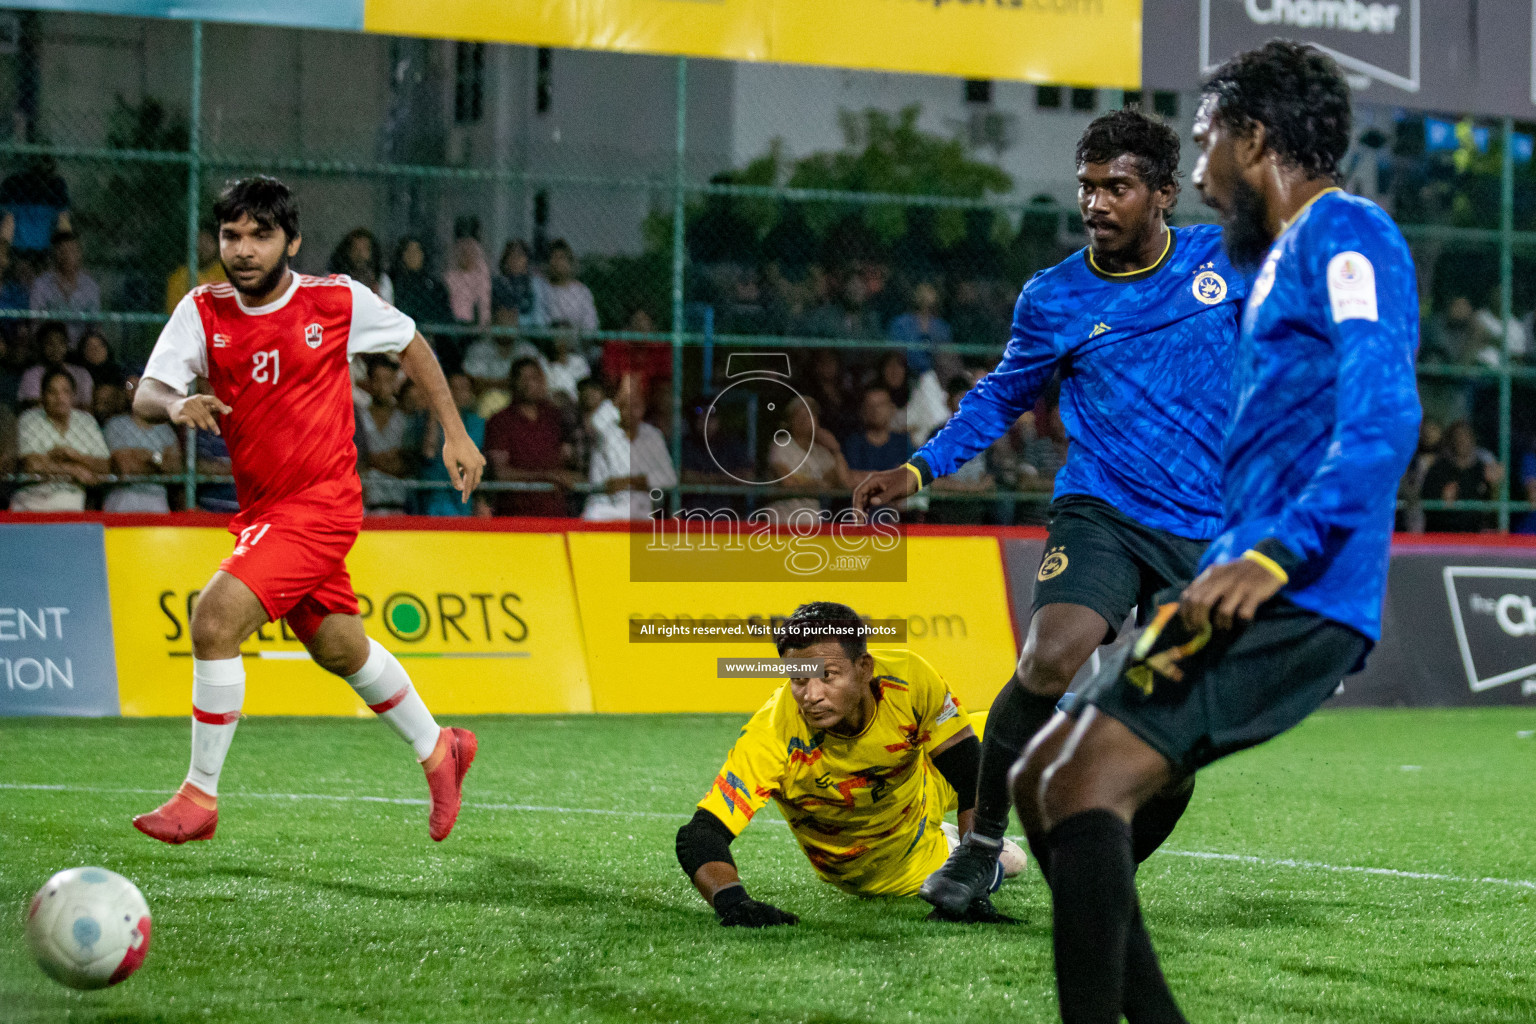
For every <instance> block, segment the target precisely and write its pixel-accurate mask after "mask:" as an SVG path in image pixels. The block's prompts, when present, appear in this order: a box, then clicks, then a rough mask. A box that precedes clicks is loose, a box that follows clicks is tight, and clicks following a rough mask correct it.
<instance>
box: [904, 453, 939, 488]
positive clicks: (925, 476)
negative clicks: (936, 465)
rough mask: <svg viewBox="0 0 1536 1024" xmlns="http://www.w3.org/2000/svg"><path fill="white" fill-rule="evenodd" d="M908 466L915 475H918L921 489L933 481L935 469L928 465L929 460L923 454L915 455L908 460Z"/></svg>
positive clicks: (918, 483)
mask: <svg viewBox="0 0 1536 1024" xmlns="http://www.w3.org/2000/svg"><path fill="white" fill-rule="evenodd" d="M906 468H907V469H910V470H911V471H912V473H913V475H915V476H916V477H917V489H918V490H919V491H920V490H922V489H923V488H924V487H927V486H928V485H929V484H931V483H933V469H932V468H931V467H930V466H929V465H928V460H927V459H925V458H923V457H922V456H921V455H914V456H912V458H911V459H909V460H907V465H906Z"/></svg>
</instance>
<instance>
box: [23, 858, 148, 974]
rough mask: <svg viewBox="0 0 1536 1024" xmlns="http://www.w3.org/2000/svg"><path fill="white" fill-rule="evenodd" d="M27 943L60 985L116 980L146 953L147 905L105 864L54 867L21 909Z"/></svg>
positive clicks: (139, 895)
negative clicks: (24, 919)
mask: <svg viewBox="0 0 1536 1024" xmlns="http://www.w3.org/2000/svg"><path fill="white" fill-rule="evenodd" d="M27 945H29V946H31V947H32V955H33V956H34V957H36V958H37V965H38V966H39V967H41V968H42V969H43V973H44V974H46V975H48V977H50V978H52V979H53V980H54V981H57V982H58V983H60V984H61V985H68V986H69V987H70V988H106V987H107V986H108V985H116V984H117V983H118V982H120V981H122V980H123V979H124V978H126V977H128V975H130V974H132V973H133V972H134V971H136V970H138V969H139V966H140V965H141V964H143V963H144V957H145V955H146V954H147V953H148V952H149V904H147V903H145V902H144V897H143V895H142V894H141V893H140V892H139V890H138V888H137V887H136V886H135V885H134V884H133V883H132V882H130V881H128V879H126V878H124V877H123V876H122V875H119V874H116V873H114V872H111V871H108V870H106V869H105V868H70V869H69V870H67V871H60V872H59V873H58V874H56V875H54V876H53V877H52V878H50V879H48V881H47V882H46V883H45V884H44V885H43V887H42V888H41V889H39V890H37V895H36V896H33V897H32V905H31V906H30V907H28V908H27Z"/></svg>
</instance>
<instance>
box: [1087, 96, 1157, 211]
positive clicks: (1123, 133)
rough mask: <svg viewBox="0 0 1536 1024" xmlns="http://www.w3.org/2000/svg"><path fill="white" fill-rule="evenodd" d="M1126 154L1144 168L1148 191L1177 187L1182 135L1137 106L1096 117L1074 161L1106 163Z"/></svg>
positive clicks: (1142, 175) (1142, 178)
mask: <svg viewBox="0 0 1536 1024" xmlns="http://www.w3.org/2000/svg"><path fill="white" fill-rule="evenodd" d="M1127 154H1129V155H1130V156H1133V157H1135V158H1136V162H1137V163H1138V164H1140V165H1141V180H1142V181H1144V182H1146V183H1147V187H1148V188H1150V189H1152V190H1154V191H1156V190H1157V189H1160V188H1167V187H1168V186H1169V185H1176V184H1178V180H1179V133H1178V132H1176V131H1174V130H1173V129H1172V128H1171V127H1169V126H1168V124H1167V123H1166V122H1164V121H1163V120H1161V119H1160V118H1156V117H1153V116H1152V115H1150V114H1146V113H1143V112H1142V111H1141V110H1140V109H1139V108H1137V107H1134V106H1131V107H1126V108H1125V109H1124V110H1111V111H1110V112H1109V113H1107V114H1101V115H1099V116H1098V117H1096V118H1094V119H1093V123H1092V124H1090V125H1089V126H1088V127H1087V129H1086V130H1085V131H1084V132H1083V137H1082V138H1080V139H1078V140H1077V151H1076V152H1075V154H1074V155H1073V159H1075V160H1076V161H1077V163H1078V164H1085V163H1088V164H1104V163H1108V162H1109V161H1111V160H1113V159H1115V157H1117V156H1125V155H1127Z"/></svg>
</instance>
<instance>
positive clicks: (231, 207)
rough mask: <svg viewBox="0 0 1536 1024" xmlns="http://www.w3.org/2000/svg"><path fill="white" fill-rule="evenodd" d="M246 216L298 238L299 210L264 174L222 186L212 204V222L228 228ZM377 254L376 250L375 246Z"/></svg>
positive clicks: (284, 189) (277, 183)
mask: <svg viewBox="0 0 1536 1024" xmlns="http://www.w3.org/2000/svg"><path fill="white" fill-rule="evenodd" d="M247 214H249V215H250V217H251V220H254V221H255V222H256V223H257V224H260V225H261V226H262V227H264V228H279V229H281V230H282V232H283V235H284V236H285V237H286V238H287V239H288V240H289V241H292V240H293V239H295V238H297V237H298V234H299V207H298V205H297V204H296V203H295V202H294V201H293V193H292V192H290V191H289V190H288V186H287V185H284V184H283V183H282V182H281V181H278V180H277V179H276V178H274V177H272V176H270V175H267V174H255V175H252V176H251V177H249V178H240V179H239V180H237V181H231V182H229V183H228V184H226V185H225V186H224V191H223V192H220V193H219V198H218V199H217V200H216V201H215V202H214V204H213V219H214V221H215V222H217V223H219V224H230V223H233V222H234V221H237V220H239V219H240V218H242V217H244V216H245V215H247ZM374 251H375V252H377V251H378V250H377V246H375V250H374Z"/></svg>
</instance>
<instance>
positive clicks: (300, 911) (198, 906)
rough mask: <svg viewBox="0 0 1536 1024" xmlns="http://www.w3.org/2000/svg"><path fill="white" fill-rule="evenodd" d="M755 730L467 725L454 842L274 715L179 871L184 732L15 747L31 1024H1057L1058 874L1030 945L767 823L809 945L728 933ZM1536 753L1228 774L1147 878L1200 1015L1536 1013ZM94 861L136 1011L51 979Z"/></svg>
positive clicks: (353, 727) (1518, 734)
mask: <svg viewBox="0 0 1536 1024" xmlns="http://www.w3.org/2000/svg"><path fill="white" fill-rule="evenodd" d="M741 721H742V718H741V716H723V715H682V716H658V717H609V716H574V717H529V718H518V717H505V718H480V719H472V720H467V721H463V722H458V721H456V722H455V724H467V725H469V726H471V727H472V728H474V729H475V730H476V731H477V732H478V733H479V735H480V744H481V745H480V756H479V760H478V761H477V762H476V765H475V768H474V770H473V771H472V772H471V773H470V775H469V778H468V780H467V787H466V799H467V801H468V804H467V806H466V808H465V810H464V813H463V815H462V817H461V818H460V819H459V824H458V828H457V830H456V831H455V832H454V834H453V836H452V837H450V838H449V840H448V841H447V842H445V843H443V844H441V845H436V844H433V843H431V842H430V841H429V840H428V839H427V835H426V809H425V807H424V806H421V805H420V804H417V803H410V802H405V801H417V800H421V799H422V798H423V797H424V796H425V783H424V782H423V780H422V778H421V774H420V770H419V769H418V768H417V767H416V765H415V763H414V761H413V760H412V759H411V756H410V753H409V751H408V750H407V749H406V748H405V746H404V745H403V744H402V743H401V742H400V741H399V740H398V739H397V738H396V737H395V736H394V734H393V733H391V732H390V731H389V730H388V729H387V728H386V727H384V726H383V725H380V724H377V723H371V722H362V721H350V720H347V721H340V720H323V719H261V718H256V719H250V720H247V721H246V722H244V723H242V724H241V726H240V732H239V734H238V735H237V736H236V738H235V744H234V749H233V752H232V754H231V755H230V759H229V763H228V766H227V767H226V769H225V772H224V779H223V784H224V790H225V793H224V797H223V801H222V808H221V810H222V813H223V816H222V820H221V821H220V823H219V832H218V836H217V838H215V839H214V840H213V841H212V842H208V843H193V844H190V845H188V846H184V847H180V848H172V847H166V846H161V845H159V844H157V843H155V842H153V841H151V840H149V839H148V838H146V837H144V836H142V835H140V834H139V833H137V832H135V831H134V830H133V829H132V828H131V827H130V826H129V824H128V819H129V817H130V816H131V815H132V814H134V813H137V812H140V811H146V810H149V809H151V808H153V807H154V806H155V805H156V804H157V803H158V802H159V801H160V799H161V798H162V797H164V796H165V795H167V794H169V793H170V792H171V791H172V789H173V788H174V787H175V786H176V784H177V783H179V782H180V780H181V777H182V774H183V772H184V770H185V766H186V755H187V745H188V727H187V723H186V722H185V721H184V720H180V721H155V720H143V721H134V720H122V721H118V720H112V721H69V720H46V721H45V720H14V719H12V720H4V721H0V1021H3V1022H6V1024H12V1022H18V1024H19V1022H27V1024H32V1022H53V1021H91V1022H113V1024H140V1022H150V1021H162V1022H168V1024H171V1022H174V1024H181V1022H202V1021H239V1022H241V1024H258V1022H278V1021H282V1022H304V1024H313V1022H326V1024H340V1022H354V1021H380V1022H384V1021H388V1022H418V1021H420V1022H426V1021H433V1022H439V1021H440V1022H475V1024H482V1022H490V1021H551V1022H554V1021H560V1022H575V1021H627V1022H637V1021H638V1022H663V1021H687V1022H699V1024H706V1022H707V1024H722V1022H736V1021H754V1022H783V1024H806V1022H820V1024H845V1022H846V1024H855V1022H858V1024H864V1022H868V1024H892V1022H899V1021H923V1022H938V1021H956V1022H960V1021H966V1022H970V1021H977V1022H980V1021H987V1022H992V1021H1008V1022H1030V1021H1041V1022H1045V1021H1054V1020H1055V1019H1056V1015H1055V1014H1056V1006H1055V996H1054V989H1053V982H1052V978H1051V973H1050V966H1051V954H1050V911H1049V904H1048V901H1047V900H1046V897H1045V893H1044V890H1043V887H1042V885H1041V883H1040V881H1039V876H1038V874H1034V873H1033V868H1031V874H1029V875H1027V876H1025V878H1024V879H1022V880H1021V881H1019V882H1015V883H1011V884H1010V885H1009V886H1008V887H1006V888H1005V889H1004V890H1003V891H1002V892H1001V893H999V894H998V897H997V903H998V906H999V907H1000V908H1001V909H1003V910H1004V911H1005V912H1009V913H1012V914H1014V915H1017V916H1018V917H1021V918H1023V919H1024V922H1025V923H1022V924H1019V925H1015V926H1012V927H981V926H959V925H935V924H928V923H926V922H924V921H923V920H922V918H923V915H924V914H925V912H926V911H927V906H926V905H925V904H923V903H921V902H920V901H918V900H916V899H911V900H894V901H861V900H857V899H853V898H850V897H847V896H844V895H842V894H840V893H838V892H836V891H835V890H833V889H831V888H830V887H828V886H826V885H823V884H821V883H820V882H818V881H817V880H816V879H815V878H814V876H813V875H812V874H811V871H810V868H809V866H808V865H807V864H806V863H805V861H804V859H803V857H802V856H801V855H800V853H799V852H798V850H797V848H796V847H795V846H794V844H793V842H792V840H791V839H790V836H789V834H788V830H787V829H785V828H784V827H783V825H782V823H781V822H780V821H779V820H778V819H777V817H776V815H775V814H774V813H773V812H771V811H765V812H764V813H763V814H762V815H761V816H760V817H759V820H758V821H757V822H756V823H754V825H753V826H752V827H751V828H750V829H748V830H747V833H746V834H745V835H744V836H743V837H742V838H741V839H740V840H738V841H737V844H736V847H735V852H736V856H737V861H738V863H739V864H740V865H741V868H742V873H743V876H744V878H745V880H746V882H747V884H748V886H749V888H750V889H751V891H752V892H753V893H754V894H756V895H758V896H760V897H761V898H763V899H766V900H769V901H771V902H773V903H776V904H778V905H780V906H783V907H785V908H786V909H790V910H794V911H795V912H797V913H798V914H799V915H800V917H801V924H800V925H799V926H798V927H796V928H780V929H774V930H771V931H766V932H752V931H744V930H735V929H731V930H727V929H723V928H720V927H719V926H718V925H716V924H715V921H714V917H713V915H712V914H711V913H710V912H709V911H708V909H707V908H706V907H705V906H704V905H703V903H702V902H701V901H700V900H699V899H698V897H697V896H696V895H695V894H694V892H693V890H692V889H691V887H690V886H689V885H688V884H687V882H686V881H685V880H684V878H683V876H682V873H681V871H679V869H678V867H677V863H676V861H675V859H674V856H673V834H674V832H675V830H676V828H677V826H678V825H679V824H681V823H682V821H684V820H685V819H686V817H687V816H688V815H689V814H690V813H691V807H692V804H693V803H694V801H695V800H697V799H698V797H699V796H700V795H701V794H702V793H703V791H704V788H705V786H706V783H707V782H708V781H709V779H710V778H711V777H712V775H713V773H714V771H715V769H716V768H717V766H718V764H719V762H720V760H721V757H722V756H723V754H724V752H725V750H726V748H727V746H728V745H729V744H730V743H731V741H732V739H733V737H734V735H735V732H736V729H737V727H738V726H739V725H740V723H741ZM1532 729H1536V712H1533V711H1530V710H1519V709H1508V710H1503V709H1501V710H1487V711H1436V712H1428V711H1423V712H1408V711H1400V712H1358V711H1356V712H1342V711H1341V712H1332V713H1323V714H1319V715H1317V716H1314V717H1313V718H1312V719H1311V720H1309V721H1308V722H1306V723H1304V724H1303V725H1302V726H1301V727H1300V728H1298V729H1297V730H1295V731H1294V732H1293V733H1291V734H1290V735H1288V736H1285V737H1283V738H1281V739H1280V740H1278V741H1276V742H1274V743H1271V744H1269V745H1268V746H1265V747H1263V748H1260V749H1258V750H1255V751H1250V752H1248V753H1246V754H1242V755H1239V756H1237V757H1234V758H1231V759H1230V760H1228V761H1227V762H1224V763H1222V764H1219V765H1217V766H1215V767H1213V768H1212V769H1210V770H1209V771H1207V772H1205V773H1203V774H1202V775H1201V778H1200V783H1199V788H1198V789H1197V791H1196V794H1195V798H1194V803H1193V805H1192V806H1191V808H1190V812H1189V814H1188V815H1187V816H1186V818H1185V819H1184V821H1183V822H1182V823H1181V825H1180V827H1179V829H1178V831H1177V832H1175V833H1174V836H1173V838H1172V839H1171V840H1170V842H1169V844H1168V851H1169V852H1164V853H1160V854H1158V855H1157V856H1155V857H1153V858H1152V859H1151V860H1150V861H1148V862H1147V864H1146V865H1145V866H1144V867H1143V868H1142V871H1141V877H1140V886H1141V894H1142V900H1143V904H1144V906H1145V909H1146V916H1147V919H1148V921H1149V924H1150V928H1151V931H1152V936H1153V940H1154V941H1155V942H1156V943H1157V946H1158V949H1159V951H1160V953H1161V954H1162V957H1163V962H1164V966H1165V968H1166V970H1167V973H1168V976H1169V979H1170V981H1171V983H1172V985H1173V988H1174V991H1175V993H1176V994H1177V995H1178V996H1179V998H1180V1000H1181V1002H1182V1004H1183V1006H1184V1009H1185V1011H1186V1013H1187V1014H1188V1015H1189V1016H1190V1018H1191V1019H1192V1020H1194V1021H1202V1022H1206V1021H1226V1022H1258V1021H1266V1022H1267V1021H1286V1022H1296V1021H1300V1022H1313V1021H1341V1022H1343V1021H1348V1022H1352V1024H1353V1022H1366V1021H1369V1022H1373V1024H1397V1022H1401V1024H1424V1022H1434V1024H1450V1022H1472V1021H1526V1022H1528V1021H1533V1020H1536V789H1533V781H1536V738H1533V737H1532V736H1531V735H1530V733H1529V730H1532ZM1522 733H1524V735H1522ZM28 786H59V787H62V789H39V788H26V787H28ZM294 794H299V795H294ZM370 797H372V798H386V799H385V800H383V801H380V800H372V799H367V798H370ZM390 801H394V802H390ZM1196 854H1204V855H1220V856H1195V855H1196ZM78 864H99V865H102V866H105V867H109V868H112V869H114V870H116V871H120V872H122V873H123V874H125V875H127V876H128V877H129V878H132V879H133V880H134V881H136V882H137V883H138V885H139V886H140V887H141V888H142V889H143V891H144V894H145V896H146V897H147V898H148V900H149V903H150V907H151V908H152V910H153V913H154V921H155V926H154V938H153V946H152V949H151V952H150V955H149V959H148V962H147V963H146V964H145V966H144V968H143V969H142V970H141V971H140V972H139V973H138V974H137V975H136V976H135V977H133V978H131V979H129V981H128V982H126V983H125V984H123V985H122V986H120V987H118V988H116V989H109V990H106V991H102V992H95V993H73V992H69V991H66V990H65V989H62V988H59V987H57V986H55V985H54V984H53V983H52V982H50V981H48V980H47V979H46V978H45V977H44V976H43V975H42V974H41V973H40V972H38V971H37V970H36V969H35V967H34V966H33V964H32V963H31V960H30V958H29V957H28V955H27V953H26V948H25V944H24V941H23V939H22V929H21V924H20V916H21V911H22V909H23V907H24V906H25V903H26V901H27V899H28V897H29V896H30V894H31V893H32V891H33V890H34V889H36V888H37V887H38V886H39V885H40V884H41V883H42V882H43V880H44V879H46V878H47V877H48V876H49V874H51V873H52V872H53V871H55V870H57V869H59V868H63V867H69V866H74V865H78ZM1359 869H1386V870H1359Z"/></svg>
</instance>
